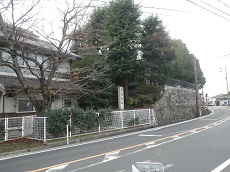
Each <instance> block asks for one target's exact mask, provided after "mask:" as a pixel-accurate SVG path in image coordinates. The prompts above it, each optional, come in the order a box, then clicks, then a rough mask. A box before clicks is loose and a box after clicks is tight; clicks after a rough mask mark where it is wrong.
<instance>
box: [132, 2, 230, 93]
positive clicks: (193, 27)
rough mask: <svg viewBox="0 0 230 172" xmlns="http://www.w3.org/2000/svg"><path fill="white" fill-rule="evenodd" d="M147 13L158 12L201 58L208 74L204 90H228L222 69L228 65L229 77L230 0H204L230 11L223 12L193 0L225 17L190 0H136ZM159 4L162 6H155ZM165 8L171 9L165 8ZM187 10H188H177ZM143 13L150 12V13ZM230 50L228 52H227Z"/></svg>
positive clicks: (173, 34)
mask: <svg viewBox="0 0 230 172" xmlns="http://www.w3.org/2000/svg"><path fill="white" fill-rule="evenodd" d="M136 1H138V2H141V4H142V6H146V7H155V8H143V11H145V12H148V13H158V15H159V17H160V18H161V19H162V20H163V23H164V25H165V26H166V29H167V30H168V31H169V33H170V36H171V37H172V38H176V39H181V40H182V41H183V42H184V43H185V44H186V45H187V47H188V49H189V51H190V52H191V53H193V54H194V55H195V56H196V57H197V58H198V59H199V60H200V64H201V68H202V70H203V72H204V75H205V77H206V84H205V87H204V91H205V93H208V95H209V96H214V95H217V94H219V93H226V92H227V88H226V80H225V72H224V71H223V72H219V71H220V69H219V68H221V67H224V66H225V65H226V67H227V71H228V72H229V74H228V75H229V77H228V78H229V80H230V63H229V62H230V16H229V15H230V1H229V0H220V1H221V2H225V3H226V4H228V5H229V8H228V7H226V6H225V5H223V4H222V3H220V2H219V1H218V0H202V1H203V2H206V3H208V4H209V5H212V6H213V7H215V8H217V9H219V10H221V11H223V12H225V13H227V14H228V15H227V14H224V13H222V12H220V11H218V10H216V9H214V8H212V7H211V6H209V5H207V4H205V3H203V2H202V1H201V0H191V1H192V2H195V3H196V4H198V5H200V6H202V7H204V8H206V9H208V10H210V11H212V12H214V13H217V14H218V15H221V16H223V17H225V18H226V19H227V20H226V19H223V18H221V17H219V16H217V15H214V14H212V13H211V12H208V11H206V10H204V9H202V8H200V7H198V6H196V5H194V4H193V3H191V2H189V1H187V0H136ZM156 8H159V9H156ZM165 9H171V11H170V10H165ZM176 10H179V11H186V12H178V11H176ZM144 15H148V14H147V13H146V14H144ZM227 54H229V55H227Z"/></svg>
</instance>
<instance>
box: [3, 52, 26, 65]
mask: <svg viewBox="0 0 230 172" xmlns="http://www.w3.org/2000/svg"><path fill="white" fill-rule="evenodd" d="M17 53H18V54H21V53H22V52H21V51H17ZM2 59H3V60H4V61H7V62H11V63H12V62H13V60H12V57H11V54H9V53H7V52H5V51H2ZM17 61H18V64H19V65H20V66H24V65H25V62H24V60H23V58H22V57H21V56H19V55H17Z"/></svg>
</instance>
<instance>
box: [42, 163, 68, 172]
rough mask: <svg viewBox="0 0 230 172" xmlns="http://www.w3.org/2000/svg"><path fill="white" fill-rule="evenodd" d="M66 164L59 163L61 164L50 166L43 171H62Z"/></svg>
mask: <svg viewBox="0 0 230 172" xmlns="http://www.w3.org/2000/svg"><path fill="white" fill-rule="evenodd" d="M67 165H69V164H66V165H61V166H58V167H54V168H50V169H48V170H46V171H45V172H54V171H55V172H58V171H62V170H63V169H64V168H65V167H66V166H67Z"/></svg>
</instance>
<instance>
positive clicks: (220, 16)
mask: <svg viewBox="0 0 230 172" xmlns="http://www.w3.org/2000/svg"><path fill="white" fill-rule="evenodd" d="M187 1H188V2H190V3H192V4H194V5H196V6H198V7H200V8H202V9H204V10H206V11H208V12H210V13H212V14H214V15H216V16H218V17H221V18H223V19H225V20H227V21H230V20H229V19H227V18H225V17H223V16H221V15H219V14H217V13H214V12H213V11H211V10H209V9H207V8H204V7H202V6H201V5H199V4H197V3H195V2H192V1H190V0H187Z"/></svg>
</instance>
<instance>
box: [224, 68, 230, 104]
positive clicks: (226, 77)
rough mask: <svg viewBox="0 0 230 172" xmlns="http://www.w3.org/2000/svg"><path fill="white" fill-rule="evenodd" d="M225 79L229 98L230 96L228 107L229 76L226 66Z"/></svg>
mask: <svg viewBox="0 0 230 172" xmlns="http://www.w3.org/2000/svg"><path fill="white" fill-rule="evenodd" d="M225 79H226V85H227V96H228V106H229V91H228V74H227V68H226V66H225Z"/></svg>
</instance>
